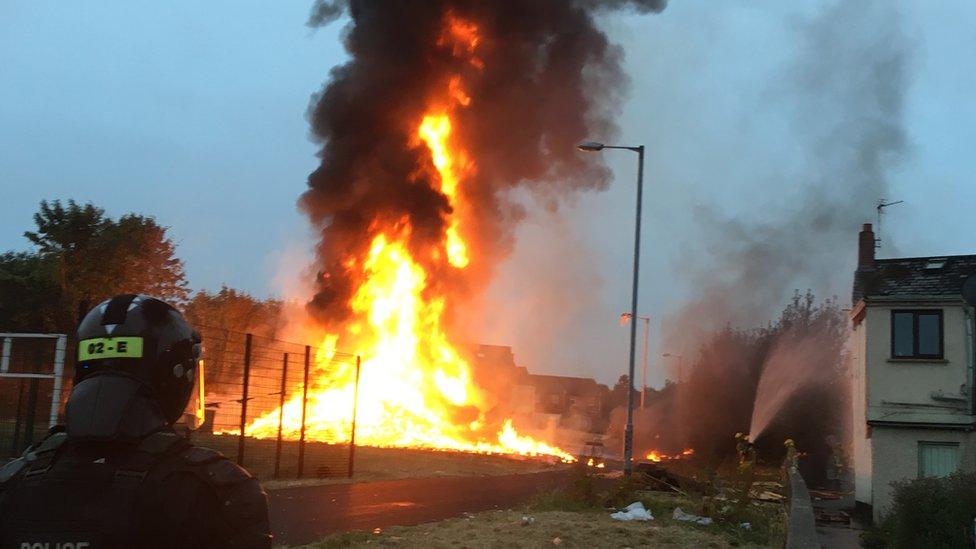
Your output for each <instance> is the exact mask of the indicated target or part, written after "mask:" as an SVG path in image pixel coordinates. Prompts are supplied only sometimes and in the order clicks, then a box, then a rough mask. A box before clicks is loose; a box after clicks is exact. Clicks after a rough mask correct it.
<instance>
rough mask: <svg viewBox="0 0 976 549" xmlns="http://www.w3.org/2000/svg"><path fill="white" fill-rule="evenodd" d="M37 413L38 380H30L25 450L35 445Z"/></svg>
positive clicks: (25, 427)
mask: <svg viewBox="0 0 976 549" xmlns="http://www.w3.org/2000/svg"><path fill="white" fill-rule="evenodd" d="M36 412H37V378H36V377H32V378H30V390H29V391H28V392H27V419H26V421H25V422H24V423H25V425H24V445H23V447H24V448H27V447H28V446H30V445H32V444H34V415H35V413H36Z"/></svg>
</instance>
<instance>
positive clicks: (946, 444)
mask: <svg viewBox="0 0 976 549" xmlns="http://www.w3.org/2000/svg"><path fill="white" fill-rule="evenodd" d="M936 446H938V447H942V448H952V449H954V450H955V458H956V469H955V471H952V472H950V473H949V474H950V475H951V474H952V473H958V472H959V471H960V466H959V465H960V464H959V460H960V456H959V450H960V448H961V447H962V445H961V444H959V443H958V442H946V441H935V440H920V441H918V443H917V444H916V448H918V454H917V457H916V461H917V462H918V477H917V478H945V476H947V475H944V476H941V477H937V476H934V475H933V476H925V475H924V474H923V473H924V471H922V448H924V447H929V448H932V447H936Z"/></svg>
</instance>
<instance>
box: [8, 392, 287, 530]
mask: <svg viewBox="0 0 976 549" xmlns="http://www.w3.org/2000/svg"><path fill="white" fill-rule="evenodd" d="M66 419H67V424H66V426H65V427H64V428H56V429H54V430H53V432H52V434H51V435H49V436H48V437H47V438H45V439H44V440H43V441H41V442H40V443H39V444H37V445H36V446H34V447H32V448H30V449H28V450H27V452H25V453H24V456H23V457H21V458H19V459H16V460H14V461H12V462H10V463H8V464H6V465H5V466H3V467H0V547H2V548H3V549H7V548H8V547H9V548H14V549H101V548H117V547H271V534H270V530H269V527H268V502H267V496H266V494H265V493H264V492H263V491H262V489H261V485H260V484H259V483H258V481H257V479H254V478H253V477H251V475H250V474H248V472H247V471H245V470H244V469H243V468H241V467H238V466H237V465H236V464H235V463H233V462H231V461H230V460H228V459H227V458H225V457H224V456H222V455H221V454H220V453H218V452H215V451H213V450H208V449H206V448H200V447H197V446H193V445H191V444H190V443H189V441H187V440H186V439H185V438H183V437H182V436H179V435H177V434H176V433H175V432H173V430H172V428H171V427H170V426H169V423H168V422H167V421H166V419H165V417H164V416H163V414H162V412H161V411H160V410H159V408H158V406H157V405H156V402H155V401H154V400H153V399H152V398H151V393H150V392H149V391H148V389H147V388H146V386H145V384H143V383H140V382H139V381H137V380H135V379H133V378H131V377H128V376H125V375H121V374H103V375H93V376H90V377H87V378H85V379H83V380H82V381H81V382H80V383H78V384H77V385H75V387H74V389H73V390H72V392H71V397H70V398H69V399H68V406H67V410H66Z"/></svg>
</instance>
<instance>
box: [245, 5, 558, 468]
mask: <svg viewBox="0 0 976 549" xmlns="http://www.w3.org/2000/svg"><path fill="white" fill-rule="evenodd" d="M480 41H481V39H480V37H479V34H478V28H477V26H476V25H475V24H473V23H471V22H468V21H464V20H462V19H459V18H457V17H455V16H454V15H449V16H448V17H447V18H446V20H445V31H444V33H443V34H442V36H441V37H440V38H439V39H438V41H437V44H438V45H439V46H441V47H445V48H449V50H450V51H451V52H452V55H454V56H457V57H460V58H462V59H463V60H465V61H467V62H468V63H469V64H470V65H471V66H474V67H475V68H476V69H480V68H481V67H483V66H484V64H483V61H482V60H481V59H480V58H479V57H477V49H478V45H479V43H480ZM471 101H472V98H471V97H470V96H469V95H468V93H467V92H466V91H465V86H464V82H463V78H462V76H461V75H453V76H451V77H450V78H447V79H445V86H444V89H443V91H442V92H441V93H440V94H438V95H437V96H435V97H432V98H430V104H431V105H432V107H431V108H430V110H429V111H428V112H426V113H423V115H422V116H421V117H420V118H419V120H418V121H417V126H416V130H415V136H416V142H415V146H417V147H418V149H420V150H422V151H425V152H426V154H428V155H429V159H430V166H431V167H432V168H433V170H432V172H431V173H430V174H428V175H429V176H430V180H432V181H435V182H436V185H437V188H436V190H437V191H439V192H440V193H442V194H443V195H444V197H445V198H446V199H447V202H448V204H449V205H450V208H451V211H450V212H449V213H448V214H447V218H446V219H445V229H444V234H443V238H442V242H441V243H440V245H439V246H438V249H437V250H432V253H431V257H432V258H433V259H432V261H433V262H434V265H433V266H436V264H437V263H438V262H444V261H446V262H447V265H449V266H450V267H451V268H453V269H465V268H468V267H469V265H471V263H472V262H473V261H474V260H475V259H476V258H475V257H473V256H472V255H471V253H472V251H471V250H470V249H469V246H468V243H467V242H466V240H465V238H464V219H465V215H466V214H467V211H466V209H465V207H466V206H465V202H464V185H465V183H466V178H468V179H469V178H470V177H471V176H472V175H473V174H475V173H476V164H475V163H474V162H473V161H472V159H471V158H470V157H469V155H468V154H467V152H466V151H465V150H464V148H463V146H462V144H460V143H459V142H458V140H457V137H456V134H455V132H454V124H455V120H454V115H455V114H456V112H457V110H458V109H463V108H465V107H466V106H468V105H469V104H470V103H471ZM384 223H386V225H384ZM374 228H375V229H376V234H375V236H374V237H373V239H372V241H371V245H370V247H369V251H368V253H367V254H366V256H365V257H361V258H360V257H350V258H346V260H345V263H344V264H345V265H346V267H347V268H349V269H350V270H352V271H358V273H359V275H360V277H359V280H360V283H359V286H358V288H357V289H356V291H355V293H354V294H353V297H352V299H351V300H350V303H349V306H350V308H351V310H352V312H353V313H354V316H355V318H356V320H355V321H353V322H352V323H351V324H350V325H348V326H344V327H343V330H341V332H342V333H347V334H351V335H352V337H353V339H354V341H351V342H348V343H344V345H343V346H347V345H351V346H353V348H356V349H357V352H358V353H359V354H361V356H362V357H363V362H362V365H361V378H360V382H359V395H358V403H359V408H358V414H357V417H356V425H357V431H356V441H357V443H362V444H368V445H376V446H407V447H424V448H438V449H453V450H461V451H470V452H490V453H515V454H522V455H549V456H556V457H558V458H560V459H563V460H566V461H572V460H573V456H571V455H570V454H568V453H567V452H564V451H563V450H561V449H559V448H557V447H554V446H551V445H549V444H547V443H544V442H541V441H538V440H535V439H533V438H531V437H528V436H525V435H521V434H519V433H518V432H517V431H516V429H515V427H514V425H513V423H512V420H511V419H508V420H505V421H503V422H501V425H498V424H497V423H496V424H495V426H494V427H492V426H491V425H489V421H488V419H487V418H486V415H485V411H486V409H487V405H486V403H485V398H484V395H483V394H482V392H481V391H480V390H479V388H478V387H477V386H476V385H475V384H474V382H473V376H472V371H471V368H470V365H469V364H468V363H467V362H466V361H465V359H464V358H463V357H462V355H461V353H460V352H459V351H458V349H457V348H456V347H455V345H454V344H453V343H452V342H451V338H450V337H449V334H448V333H447V332H446V331H445V327H444V326H443V323H442V319H443V316H444V312H445V308H446V305H447V302H448V299H449V296H448V295H446V294H444V293H443V291H442V290H440V289H439V288H438V287H436V285H434V284H432V283H431V280H430V271H429V269H428V267H425V264H424V263H423V262H421V261H418V260H417V258H416V257H414V256H413V255H412V253H411V248H410V246H409V245H408V243H409V242H410V236H411V231H412V227H411V226H410V223H409V220H407V219H402V220H396V221H394V222H390V221H389V220H374ZM425 259H426V257H425ZM337 344H339V342H338V336H337V335H335V334H330V335H327V336H325V338H324V340H323V344H322V347H321V348H320V349H319V351H318V353H317V356H316V361H317V363H318V365H319V366H320V367H319V368H318V369H317V370H318V371H319V372H326V373H322V374H321V375H320V377H319V378H318V379H316V380H315V382H314V384H312V385H311V386H310V387H309V394H308V403H307V419H306V437H307V438H309V439H311V440H323V441H336V442H338V441H346V440H347V439H348V432H349V424H350V420H351V418H350V417H349V411H350V410H351V409H352V402H353V399H354V396H355V395H354V392H355V391H354V386H355V376H356V372H355V368H354V366H352V365H349V364H340V365H339V366H338V367H333V368H327V367H326V366H328V365H329V364H330V363H331V361H332V359H333V356H334V354H335V349H336V345H337ZM301 397H302V391H301V390H300V389H296V390H295V392H294V394H293V396H292V397H291V398H290V399H289V400H288V402H287V403H286V404H285V406H284V408H283V409H282V410H281V414H282V422H283V425H284V427H283V434H284V435H285V436H287V437H289V438H296V437H297V436H298V433H299V430H300V428H301V417H302V414H301V402H302V401H301ZM278 418H279V411H278V410H274V411H272V412H269V413H268V414H266V415H264V416H261V417H259V418H257V419H256V420H255V421H254V422H252V423H251V425H249V426H248V428H247V432H248V434H249V435H252V436H258V437H261V436H267V437H272V436H276V435H277V429H278Z"/></svg>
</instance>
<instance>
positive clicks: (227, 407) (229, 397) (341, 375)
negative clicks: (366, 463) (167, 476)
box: [192, 326, 358, 478]
mask: <svg viewBox="0 0 976 549" xmlns="http://www.w3.org/2000/svg"><path fill="white" fill-rule="evenodd" d="M197 328H198V330H200V332H201V335H202V336H203V341H204V364H205V366H204V372H205V377H204V387H205V389H204V394H205V395H206V398H205V400H206V407H205V414H206V416H205V417H206V419H205V421H204V425H203V427H202V428H201V429H199V430H197V431H195V432H194V433H193V435H192V438H193V440H194V442H195V443H196V444H199V445H201V446H208V447H211V448H214V449H216V450H219V451H221V452H223V453H224V454H225V455H227V456H228V457H231V458H232V459H236V460H237V462H238V463H239V464H241V465H243V466H244V467H246V468H247V469H248V470H249V471H251V473H252V474H254V475H255V476H257V477H259V478H297V477H308V476H312V477H337V476H348V475H351V474H352V470H353V458H354V452H355V449H354V438H355V437H354V434H353V433H354V422H353V418H354V414H355V410H354V406H355V398H353V399H352V402H351V403H350V402H348V399H340V400H338V401H328V400H327V399H326V400H323V399H321V398H319V391H320V390H326V389H327V383H328V381H326V380H331V381H337V382H340V385H341V386H342V387H343V388H344V389H348V391H351V392H352V393H353V396H355V392H357V389H358V388H357V387H356V379H355V378H356V377H358V376H356V375H355V373H356V371H357V370H358V359H357V357H356V356H355V355H350V354H347V353H341V352H332V351H325V350H322V349H319V348H315V347H312V346H310V345H302V344H298V343H292V342H287V341H282V340H278V339H271V338H266V337H260V336H257V335H251V334H243V333H237V332H231V331H227V330H222V329H219V328H211V327H207V326H202V327H200V326H198V327H197ZM349 380H351V381H352V385H349V384H348V383H344V382H345V381H349ZM306 388H307V390H306ZM340 394H344V393H343V392H342V391H340ZM347 404H348V405H347ZM323 408H326V409H323Z"/></svg>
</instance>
